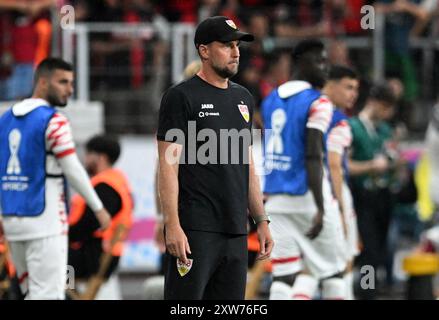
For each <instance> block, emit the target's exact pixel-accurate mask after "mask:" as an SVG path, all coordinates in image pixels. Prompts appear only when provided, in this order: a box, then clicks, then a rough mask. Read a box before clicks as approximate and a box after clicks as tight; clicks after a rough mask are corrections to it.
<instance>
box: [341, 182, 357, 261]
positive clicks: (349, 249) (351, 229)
mask: <svg viewBox="0 0 439 320" xmlns="http://www.w3.org/2000/svg"><path fill="white" fill-rule="evenodd" d="M342 192H343V194H342V196H343V206H344V218H345V221H346V226H347V239H346V241H345V244H346V249H345V250H344V252H345V257H346V259H347V260H348V261H351V260H352V259H354V258H355V257H356V256H358V254H359V253H360V251H359V249H358V225H357V215H356V213H355V209H354V202H353V199H352V194H351V191H350V190H349V187H348V186H347V184H346V183H343V189H342Z"/></svg>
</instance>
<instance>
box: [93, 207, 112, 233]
mask: <svg viewBox="0 0 439 320" xmlns="http://www.w3.org/2000/svg"><path fill="white" fill-rule="evenodd" d="M95 215H96V219H98V221H99V224H100V226H101V228H100V230H106V229H107V228H108V227H109V226H110V224H111V216H110V214H109V213H108V211H107V209H105V208H102V209H101V210H99V211H96V212H95Z"/></svg>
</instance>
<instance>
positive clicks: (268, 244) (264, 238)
mask: <svg viewBox="0 0 439 320" xmlns="http://www.w3.org/2000/svg"><path fill="white" fill-rule="evenodd" d="M248 203H249V210H250V215H251V217H252V218H253V220H254V221H255V222H256V225H257V228H258V238H259V244H260V248H261V249H260V252H259V255H258V259H266V258H268V257H270V254H271V250H272V249H273V245H274V242H273V239H272V237H271V233H270V230H269V228H268V223H269V221H268V216H267V215H266V214H265V210H264V204H263V201H262V193H261V186H260V183H259V178H258V176H257V175H256V171H255V166H254V159H253V153H252V147H251V146H250V147H249V193H248Z"/></svg>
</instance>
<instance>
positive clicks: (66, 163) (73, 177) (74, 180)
mask: <svg viewBox="0 0 439 320" xmlns="http://www.w3.org/2000/svg"><path fill="white" fill-rule="evenodd" d="M46 144H47V146H48V149H49V150H50V151H51V152H53V154H54V155H55V157H56V159H57V161H58V163H59V164H60V166H61V169H62V171H63V173H64V176H65V177H66V179H67V181H68V182H69V184H70V185H71V186H72V187H73V189H75V190H76V192H78V193H79V194H80V195H81V196H82V197H83V198H84V199H85V201H86V203H87V205H88V206H89V207H90V208H91V209H92V210H93V212H94V213H95V215H96V218H97V219H98V220H99V223H100V224H101V228H102V229H106V228H107V227H108V226H109V225H110V222H111V217H110V215H109V214H108V212H107V210H106V209H105V208H104V206H103V204H102V202H101V200H100V199H99V197H98V195H97V194H96V192H95V190H94V189H93V186H92V185H91V182H90V179H89V177H88V175H87V172H86V171H85V169H84V167H83V166H82V164H81V163H80V162H79V159H78V156H77V155H76V150H75V145H74V143H73V137H72V134H71V129H70V125H69V122H68V120H67V118H65V117H64V116H62V115H61V114H58V113H56V114H55V115H54V116H53V117H52V119H51V120H50V122H49V125H48V127H47V130H46Z"/></svg>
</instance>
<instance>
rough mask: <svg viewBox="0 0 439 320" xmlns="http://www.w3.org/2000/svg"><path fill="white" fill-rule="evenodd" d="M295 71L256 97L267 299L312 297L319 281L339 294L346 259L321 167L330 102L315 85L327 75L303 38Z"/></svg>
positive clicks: (321, 52) (320, 48)
mask: <svg viewBox="0 0 439 320" xmlns="http://www.w3.org/2000/svg"><path fill="white" fill-rule="evenodd" d="M293 62H294V70H295V74H294V76H293V79H294V80H293V81H289V82H287V83H285V84H283V85H281V86H280V87H278V88H277V89H276V90H274V91H273V92H272V93H271V94H270V95H269V96H268V97H267V98H266V99H265V100H264V102H263V105H262V114H263V120H264V127H265V128H266V129H271V135H270V137H269V138H268V141H267V140H266V141H267V142H266V143H265V164H266V168H267V169H268V170H269V173H268V174H267V176H266V180H265V187H264V193H265V194H266V195H267V202H266V204H265V208H266V211H267V213H268V214H270V215H271V216H272V224H271V231H272V234H273V237H274V241H275V243H276V246H275V247H274V250H273V259H272V263H273V276H274V278H273V284H272V286H271V290H270V299H312V298H313V297H314V294H315V293H316V290H317V287H318V281H319V280H322V287H323V290H322V295H323V298H325V299H344V297H345V294H344V291H345V290H344V288H345V285H344V281H343V279H342V278H341V277H342V271H343V270H344V269H345V266H346V263H345V261H344V259H342V258H341V257H340V252H339V250H338V249H337V246H342V241H343V239H342V231H341V228H342V227H341V219H340V216H339V214H338V210H337V206H336V202H335V201H334V200H333V197H332V194H331V188H330V185H329V181H328V177H327V174H326V173H324V166H323V154H324V134H325V133H326V131H327V129H328V127H329V124H330V122H331V117H332V112H333V106H332V104H331V102H330V101H329V100H328V98H326V97H325V96H323V95H322V94H321V92H320V91H319V90H320V89H322V87H323V85H324V84H325V80H326V77H327V68H328V66H327V59H326V51H325V48H324V45H323V43H322V42H320V41H318V40H304V41H301V42H299V43H298V44H297V46H296V48H295V49H294V51H293Z"/></svg>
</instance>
